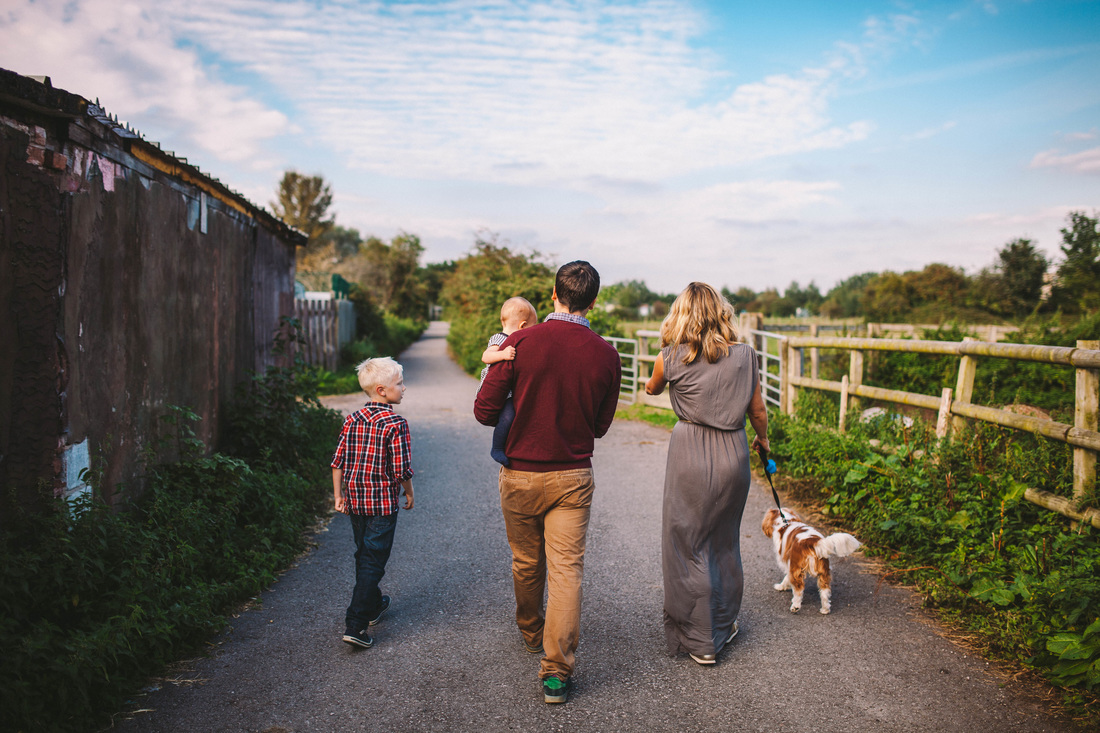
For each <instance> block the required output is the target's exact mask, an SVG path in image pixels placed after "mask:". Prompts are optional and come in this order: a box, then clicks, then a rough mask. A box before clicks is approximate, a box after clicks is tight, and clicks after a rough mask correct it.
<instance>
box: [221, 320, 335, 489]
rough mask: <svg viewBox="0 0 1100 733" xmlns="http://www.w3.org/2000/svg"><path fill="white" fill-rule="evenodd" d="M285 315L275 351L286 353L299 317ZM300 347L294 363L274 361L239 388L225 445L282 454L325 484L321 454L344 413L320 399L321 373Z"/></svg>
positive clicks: (235, 452)
mask: <svg viewBox="0 0 1100 733" xmlns="http://www.w3.org/2000/svg"><path fill="white" fill-rule="evenodd" d="M283 320H284V328H283V329H282V330H281V331H280V334H279V336H277V339H276V341H277V343H276V353H285V351H286V347H287V344H288V343H289V341H290V340H292V339H295V338H298V330H297V327H298V324H297V322H296V321H295V320H294V319H286V318H284V319H283ZM298 353H300V352H296V356H295V363H294V365H293V366H291V367H279V366H276V367H271V368H269V369H268V370H267V372H265V373H264V374H257V375H254V376H253V378H252V379H251V380H250V381H248V382H246V383H244V384H242V385H240V386H239V387H238V388H237V394H236V399H235V400H234V401H233V403H232V404H231V405H229V407H228V408H227V409H226V411H225V425H226V430H225V437H224V439H223V441H222V446H221V449H222V451H224V452H225V453H227V454H228V455H231V456H235V457H237V458H242V459H244V460H246V461H249V462H264V463H266V462H269V461H272V460H278V461H279V462H280V463H281V464H282V465H283V466H285V467H287V468H289V469H290V470H292V471H294V472H296V473H298V474H299V475H300V476H303V477H305V478H307V479H309V480H310V481H311V482H314V483H318V484H320V483H323V482H324V479H325V473H326V471H327V462H325V461H323V459H321V458H319V457H321V456H324V455H325V454H326V453H328V452H331V450H332V447H333V446H334V445H335V444H336V437H337V435H338V434H339V431H340V419H339V416H338V415H337V413H335V412H333V411H332V410H329V409H328V408H326V407H323V406H322V405H321V403H320V402H319V401H318V400H317V395H318V394H319V386H320V383H319V378H318V373H317V371H316V370H314V369H311V368H309V367H307V366H306V365H305V364H304V363H302V362H301V360H300V358H299V357H298V356H297V354H298Z"/></svg>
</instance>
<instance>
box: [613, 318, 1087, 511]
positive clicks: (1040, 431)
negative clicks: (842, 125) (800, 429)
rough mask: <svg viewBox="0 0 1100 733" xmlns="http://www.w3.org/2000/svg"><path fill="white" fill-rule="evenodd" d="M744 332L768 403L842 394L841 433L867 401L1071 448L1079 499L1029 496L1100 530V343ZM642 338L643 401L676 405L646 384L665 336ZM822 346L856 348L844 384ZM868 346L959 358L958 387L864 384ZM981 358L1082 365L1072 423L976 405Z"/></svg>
mask: <svg viewBox="0 0 1100 733" xmlns="http://www.w3.org/2000/svg"><path fill="white" fill-rule="evenodd" d="M740 333H741V338H742V340H743V341H746V342H748V343H752V344H753V346H754V347H755V348H756V350H757V353H758V354H759V358H760V378H761V386H762V392H763V393H764V399H765V401H766V402H767V403H768V404H769V406H770V407H775V408H778V409H779V410H781V411H782V412H784V413H787V414H793V413H794V411H795V398H796V396H797V394H798V390H799V389H818V390H824V391H828V392H837V393H839V394H840V421H839V424H838V426H837V427H838V429H839V430H840V431H841V432H843V431H844V430H845V427H846V426H845V420H846V417H847V412H848V410H849V408H852V409H854V408H856V407H857V406H858V401H859V399H860V398H863V399H869V400H878V401H882V402H892V403H895V404H902V405H908V406H911V407H919V408H924V409H928V410H934V411H936V413H937V420H936V435H937V436H938V437H940V438H944V439H950V438H951V436H952V435H954V434H955V433H958V432H959V431H960V430H963V429H965V426H966V421H967V420H968V419H969V420H981V421H983V422H988V423H993V424H995V425H1001V426H1004V427H1008V428H1013V429H1016V430H1023V431H1026V432H1029V433H1033V434H1035V435H1042V436H1044V437H1047V438H1050V439H1052V440H1058V441H1061V442H1063V443H1068V444H1070V445H1072V446H1073V497H1072V498H1066V497H1062V496H1058V495H1056V494H1052V493H1050V492H1048V491H1042V490H1039V489H1034V488H1029V489H1027V492H1026V493H1025V497H1026V498H1027V499H1028V500H1029V501H1031V502H1033V503H1035V504H1038V505H1039V506H1042V507H1045V508H1047V509H1051V510H1053V511H1056V512H1059V513H1061V514H1064V515H1065V516H1067V517H1070V518H1072V519H1075V520H1079V521H1083V522H1087V523H1090V524H1092V525H1093V526H1094V527H1097V528H1100V510H1097V509H1093V508H1085V509H1082V508H1081V503H1082V501H1083V500H1084V499H1086V498H1087V497H1088V495H1089V493H1090V492H1092V491H1093V490H1094V489H1095V486H1096V459H1097V453H1098V452H1100V425H1098V415H1100V406H1098V401H1100V341H1078V342H1077V348H1069V347H1060V346H1035V345H1029V344H1011V343H993V342H989V341H977V340H975V339H971V338H968V339H965V340H963V341H961V342H954V341H923V340H919V339H887V338H849V337H835V336H819V335H817V328H812V330H810V334H811V335H807V336H801V335H798V336H783V335H779V334H777V333H774V332H772V331H770V330H769V331H765V330H763V328H762V322H761V319H760V318H759V316H758V314H751V313H745V314H742V316H741V331H740ZM635 336H636V337H637V339H638V344H639V348H638V366H639V369H638V375H637V380H638V387H639V389H640V391H639V393H638V401H639V402H642V403H643V404H648V405H653V406H655V407H665V408H668V407H671V404H670V402H669V400H668V396H667V394H665V395H660V396H659V397H653V396H651V395H646V394H645V391H644V389H642V387H644V384H645V382H646V381H647V380H648V379H649V375H650V374H651V373H652V364H653V362H654V361H656V354H655V353H652V352H653V350H654V348H655V345H656V341H655V340H656V338H658V337H659V333H658V332H656V331H638V332H637V333H636V334H635ZM819 349H840V350H846V351H848V352H849V368H848V374H847V375H845V376H844V377H843V378H842V379H841V380H840V381H839V382H835V381H828V380H824V379H820V378H818V364H819ZM806 350H809V358H808V362H809V372H810V374H809V376H806V375H805V374H804V371H805V369H804V366H805V365H804V362H805V361H806V359H805V351H806ZM869 351H902V352H910V353H919V354H936V355H947V356H957V357H959V368H958V376H957V379H956V384H955V388H954V389H951V388H945V389H944V390H943V391H942V392H941V394H939V395H923V394H917V393H913V392H902V391H899V390H891V389H884V388H882V387H874V386H871V385H868V384H864V381H863V378H864V355H865V353H866V352H869ZM981 358H999V359H1016V360H1020V361H1035V362H1041V363H1045V364H1051V365H1060V366H1064V367H1070V368H1073V369H1075V370H1076V372H1077V381H1076V394H1075V408H1074V423H1073V425H1066V424H1064V423H1059V422H1056V421H1054V420H1046V419H1041V418H1037V417H1031V416H1028V415H1021V414H1018V413H1015V412H1010V411H1008V410H1003V409H998V408H994V407H987V406H984V405H977V404H974V403H973V402H971V399H972V397H973V393H974V376H975V373H976V369H977V365H978V360H979V359H981Z"/></svg>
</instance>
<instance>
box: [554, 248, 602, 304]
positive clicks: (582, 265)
mask: <svg viewBox="0 0 1100 733" xmlns="http://www.w3.org/2000/svg"><path fill="white" fill-rule="evenodd" d="M554 290H555V291H557V293H558V302H559V303H561V304H562V305H564V306H565V307H566V308H568V309H569V312H570V313H576V312H577V311H582V310H584V309H585V308H587V307H588V306H590V305H592V302H593V301H594V300H596V296H597V295H599V294H600V273H598V272H596V268H595V267H593V266H592V265H590V264H588V263H587V262H585V261H584V260H575V261H573V262H567V263H566V264H564V265H562V266H561V267H559V268H558V275H557V277H555V278H554Z"/></svg>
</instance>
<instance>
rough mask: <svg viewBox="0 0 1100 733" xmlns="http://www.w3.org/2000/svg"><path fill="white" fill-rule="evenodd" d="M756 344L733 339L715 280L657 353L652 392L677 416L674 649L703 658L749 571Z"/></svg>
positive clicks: (758, 441)
mask: <svg viewBox="0 0 1100 733" xmlns="http://www.w3.org/2000/svg"><path fill="white" fill-rule="evenodd" d="M757 369H758V367H757V356H756V351H755V350H754V349H753V348H752V347H751V346H748V345H747V344H740V343H737V336H736V332H735V331H734V326H733V308H732V306H730V304H729V303H728V302H727V301H726V299H725V298H723V297H722V295H721V294H720V293H719V292H718V291H716V290H715V289H714V288H713V287H711V286H710V285H706V284H704V283H698V282H693V283H691V284H690V285H688V286H687V288H685V289H684V291H683V292H682V293H680V295H679V296H678V297H677V298H676V301H675V302H674V303H673V304H672V308H671V309H670V310H669V313H668V317H667V318H665V320H664V322H663V323H662V324H661V353H660V355H659V356H658V357H657V361H656V363H655V364H654V365H653V376H652V378H651V379H650V380H649V381H648V382H647V383H646V393H648V394H654V395H655V394H660V393H661V392H663V391H664V388H665V386H666V385H669V387H670V390H669V397H670V399H671V400H672V409H673V410H675V412H676V416H677V417H678V418H680V421H679V422H677V423H676V427H674V428H673V430H672V438H671V439H670V441H669V446H668V461H667V464H666V466H665V489H664V506H663V511H662V528H661V563H662V569H663V571H664V585H665V608H664V619H665V640H666V642H667V644H668V651H669V654H677V653H679V652H687V653H688V654H689V655H691V658H692V659H694V660H695V661H696V662H698V663H699V664H714V660H715V656H716V655H717V654H718V652H720V651H721V650H722V648H723V647H724V646H725V645H726V644H728V643H729V642H730V641H731V640H732V639H733V637H734V636H736V635H737V615H738V613H739V612H740V610H741V596H742V592H743V590H744V578H743V573H742V568H741V547H740V536H741V535H740V527H741V514H742V512H743V511H744V509H745V500H746V498H747V497H748V493H749V479H750V476H749V443H748V440H747V438H746V435H745V417H746V416H748V418H749V422H751V423H752V427H753V430H755V431H756V438H754V439H753V443H752V448H753V450H759V449H760V448H763V449H764V450H765V451H767V450H769V445H768V437H767V436H768V413H767V411H766V410H765V407H764V400H763V397H762V396H761V393H760V382H759V375H758V373H757Z"/></svg>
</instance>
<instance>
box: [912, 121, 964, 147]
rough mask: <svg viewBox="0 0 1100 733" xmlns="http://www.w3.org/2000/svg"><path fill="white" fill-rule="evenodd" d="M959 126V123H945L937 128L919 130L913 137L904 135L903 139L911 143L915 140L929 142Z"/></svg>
mask: <svg viewBox="0 0 1100 733" xmlns="http://www.w3.org/2000/svg"><path fill="white" fill-rule="evenodd" d="M957 124H958V123H957V122H955V121H954V120H952V121H949V122H945V123H943V124H942V125H937V126H936V127H926V128H924V129H923V130H918V131H917V132H914V133H913V134H912V135H902V137H901V139H902V140H904V141H906V142H911V141H913V140H927V139H928V138H930V137H935V136H936V135H939V134H940V133H942V132H947V131H948V130H950V129H953V128H954V127H955V126H956V125H957Z"/></svg>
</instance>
